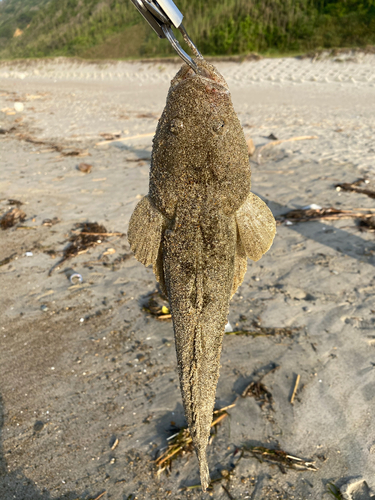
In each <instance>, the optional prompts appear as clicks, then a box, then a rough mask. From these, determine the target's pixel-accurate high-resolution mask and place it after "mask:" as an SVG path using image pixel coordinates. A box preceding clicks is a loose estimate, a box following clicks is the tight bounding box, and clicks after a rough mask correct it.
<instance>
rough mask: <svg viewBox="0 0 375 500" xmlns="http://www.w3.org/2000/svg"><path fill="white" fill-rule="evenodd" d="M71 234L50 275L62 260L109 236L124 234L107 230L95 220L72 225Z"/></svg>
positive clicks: (94, 245)
mask: <svg viewBox="0 0 375 500" xmlns="http://www.w3.org/2000/svg"><path fill="white" fill-rule="evenodd" d="M71 232H72V235H71V236H70V237H69V240H68V241H69V244H68V246H67V247H66V248H65V249H64V251H63V257H62V259H60V260H59V262H57V263H56V264H55V265H54V266H53V267H52V269H50V271H49V273H48V275H49V276H51V274H52V272H53V270H54V269H55V268H56V267H58V266H60V265H61V264H62V263H63V262H65V261H66V260H68V259H71V258H73V257H76V256H77V255H81V254H83V253H86V252H87V251H88V250H89V249H90V248H93V247H96V246H97V245H100V244H101V243H103V242H104V241H106V240H107V237H109V236H124V234H123V233H120V232H113V233H111V232H108V231H107V229H106V228H105V227H104V226H103V225H101V224H98V223H97V222H83V223H78V224H75V225H74V226H73V229H72V230H71Z"/></svg>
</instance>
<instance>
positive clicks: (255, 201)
mask: <svg viewBox="0 0 375 500" xmlns="http://www.w3.org/2000/svg"><path fill="white" fill-rule="evenodd" d="M195 61H196V64H197V65H198V68H199V73H198V74H196V73H194V72H193V71H192V70H191V69H190V68H189V67H188V66H187V65H183V67H182V68H181V70H180V71H179V72H178V73H177V75H176V76H175V78H174V79H173V80H172V82H171V88H170V90H169V93H168V97H167V103H166V107H165V109H164V111H163V114H162V116H161V118H160V120H159V123H158V126H157V130H156V133H155V137H154V140H153V152H152V160H151V171H150V186H149V193H148V195H147V196H146V197H144V198H143V199H142V200H141V201H140V202H139V204H138V205H137V206H136V208H135V210H134V213H133V215H132V217H131V220H130V223H129V230H128V239H129V242H130V245H131V248H132V250H133V252H134V254H135V256H136V258H137V259H138V260H139V261H140V262H142V263H143V264H145V265H152V266H153V269H154V272H155V276H156V278H157V280H158V281H159V283H160V286H161V288H162V289H163V291H164V292H165V293H166V295H167V296H168V299H169V302H170V309H171V313H172V319H173V328H174V335H175V344H176V353H177V362H178V371H179V378H180V388H181V394H182V399H183V404H184V410H185V415H186V419H187V422H188V426H189V429H190V433H191V436H192V439H193V444H194V447H195V450H196V453H197V456H198V461H199V469H200V476H201V484H202V488H203V490H206V488H207V487H208V485H209V482H210V477H209V471H208V465H207V458H206V448H207V444H208V439H209V435H210V427H211V423H212V415H213V409H214V404H215V393H216V386H217V381H218V378H219V368H220V354H221V346H222V341H223V335H224V329H225V324H226V322H227V315H228V310H229V301H230V298H231V296H232V295H233V293H234V292H235V291H236V289H237V288H238V286H239V285H240V284H241V283H242V280H243V277H244V275H245V272H246V259H247V257H249V258H251V259H253V260H258V259H259V258H260V257H261V256H262V255H263V254H264V253H265V252H266V251H267V250H268V249H269V247H270V246H271V244H272V241H273V237H274V234H275V221H274V218H273V216H272V213H271V212H270V210H269V209H268V207H267V205H266V204H265V203H264V202H263V201H262V200H260V199H259V198H258V197H256V196H255V195H254V194H252V193H251V192H250V166H249V160H248V153H247V145H246V141H245V137H244V134H243V130H242V127H241V125H240V122H239V120H238V118H237V115H236V113H235V111H234V108H233V105H232V102H231V98H230V94H229V90H228V86H227V84H226V82H225V80H224V79H223V77H222V76H221V75H220V74H219V73H218V71H217V70H216V68H214V66H212V65H211V64H209V63H208V62H206V61H204V60H202V59H196V60H195Z"/></svg>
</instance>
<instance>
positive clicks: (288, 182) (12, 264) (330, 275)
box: [0, 53, 375, 500]
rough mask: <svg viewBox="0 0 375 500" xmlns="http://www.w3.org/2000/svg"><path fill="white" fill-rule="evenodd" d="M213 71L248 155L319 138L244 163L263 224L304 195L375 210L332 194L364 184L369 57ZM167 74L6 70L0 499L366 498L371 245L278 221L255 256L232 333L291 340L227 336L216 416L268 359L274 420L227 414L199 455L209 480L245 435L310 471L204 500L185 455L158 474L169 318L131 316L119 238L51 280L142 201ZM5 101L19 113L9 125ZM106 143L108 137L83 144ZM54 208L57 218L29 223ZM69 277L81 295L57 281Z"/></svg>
mask: <svg viewBox="0 0 375 500" xmlns="http://www.w3.org/2000/svg"><path fill="white" fill-rule="evenodd" d="M338 59H339V60H338ZM217 66H218V68H219V70H220V71H221V72H222V73H223V75H224V76H225V78H226V79H227V81H228V83H229V85H230V88H231V91H232V96H233V101H234V105H235V108H236V110H237V112H238V115H239V118H240V120H241V123H242V125H243V127H244V130H245V135H246V136H247V137H250V136H251V137H252V138H253V140H254V142H255V145H256V146H258V147H260V146H262V145H264V144H267V143H268V142H269V140H268V139H266V138H265V137H267V136H268V135H269V134H270V133H273V134H274V135H275V136H276V137H277V138H279V139H288V138H291V137H294V136H306V135H313V136H318V138H317V139H314V140H306V141H298V142H297V141H296V142H289V143H288V142H286V143H284V144H281V145H279V146H276V147H272V148H270V149H269V150H266V153H265V154H263V155H262V156H261V157H260V158H257V159H258V161H253V160H252V161H251V167H252V183H253V191H254V192H255V193H256V194H258V195H259V196H261V197H262V198H263V199H264V200H265V201H266V202H267V203H268V204H269V206H270V208H271V209H272V210H273V212H274V214H275V215H278V214H281V213H284V212H287V211H288V210H290V209H292V208H300V207H304V206H306V205H310V204H313V203H315V204H318V205H321V206H335V207H337V208H373V206H374V201H373V200H372V199H371V198H369V197H367V196H365V195H363V194H358V193H347V192H342V191H337V190H336V189H335V188H334V185H335V184H336V183H339V182H352V181H355V180H356V179H358V178H359V177H362V176H364V175H366V176H367V177H368V179H369V181H370V182H369V184H368V185H367V187H370V188H371V187H372V189H374V184H375V183H374V179H375V142H374V130H375V70H374V68H375V56H374V55H366V54H358V53H355V54H348V55H342V56H340V58H336V60H335V59H332V58H324V57H323V58H322V59H321V60H311V59H303V60H297V59H263V60H260V61H257V62H251V61H248V62H243V63H236V62H219V63H218V64H217ZM178 67H179V65H178V64H167V63H160V62H158V63H146V62H144V63H140V62H134V63H125V62H118V63H116V62H113V63H102V64H92V63H84V62H79V61H69V60H64V59H56V60H50V61H38V62H34V63H30V62H18V63H4V62H3V63H1V64H0V79H1V80H0V109H1V110H2V112H0V127H1V128H2V129H3V132H4V131H8V133H5V134H4V133H3V134H1V135H0V141H1V142H0V211H1V212H0V215H2V214H3V213H5V212H6V211H7V210H9V209H10V208H12V207H11V206H9V205H8V200H9V199H16V200H20V201H22V203H23V205H22V206H21V207H20V208H21V209H22V210H23V211H24V212H25V213H26V215H27V219H26V220H25V221H24V222H23V223H21V224H19V225H21V226H27V227H28V228H29V229H25V228H17V227H14V228H11V229H7V230H5V231H0V263H1V264H2V265H1V267H0V284H1V288H0V290H1V301H0V314H1V317H0V318H1V319H0V321H1V324H0V380H1V385H0V499H1V500H11V499H17V500H48V499H52V498H53V499H55V498H58V499H63V498H64V499H69V500H74V499H76V498H80V499H95V498H98V497H99V496H100V495H101V494H102V493H103V492H105V493H104V495H103V496H102V497H101V498H103V499H107V498H108V499H115V500H117V499H118V500H135V499H136V498H137V499H139V500H141V499H147V500H149V499H151V498H153V499H165V498H172V499H176V500H177V499H180V500H183V499H185V498H186V499H198V498H199V499H200V498H204V499H208V498H210V497H212V498H215V499H226V498H229V496H228V494H227V493H226V492H225V491H224V489H223V488H222V485H224V486H225V487H226V488H227V490H228V491H229V493H230V495H232V498H235V499H236V500H239V499H245V498H248V499H252V500H263V499H271V500H272V499H317V500H318V499H319V500H320V499H322V498H327V499H328V498H333V497H332V496H331V497H330V495H329V494H328V493H327V485H328V483H329V482H333V483H335V484H336V485H337V487H338V488H341V490H342V492H343V494H344V495H347V496H346V497H345V496H344V498H347V499H351V500H370V499H371V498H375V497H374V495H375V479H374V478H375V424H374V414H375V381H374V376H375V350H374V349H375V301H374V290H375V289H374V285H375V278H374V266H375V244H374V242H375V240H374V234H373V233H365V232H359V230H358V227H357V226H356V225H355V223H354V221H353V220H342V221H334V222H307V223H298V224H293V225H280V226H279V227H278V233H277V236H276V238H275V242H274V245H273V247H272V248H271V250H270V251H269V252H268V253H267V255H266V256H265V257H263V258H262V260H261V261H259V262H258V263H250V261H249V265H248V272H247V274H246V277H245V281H244V283H243V285H242V286H241V287H240V289H239V292H238V293H237V294H236V295H235V297H234V298H233V301H232V304H231V308H230V314H229V319H230V321H231V323H232V325H238V326H237V328H241V329H242V328H248V329H249V328H250V329H251V328H252V323H253V321H255V320H256V321H260V322H261V324H262V325H263V326H265V327H287V328H296V330H295V331H294V333H293V334H292V335H291V336H280V335H276V336H273V337H256V338H253V337H244V336H226V337H225V339H224V348H223V354H222V368H221V376H220V380H219V385H218V391H217V407H218V408H221V407H223V406H226V405H230V404H231V403H233V401H234V400H235V399H236V398H237V396H238V395H239V394H241V393H242V391H243V390H244V388H245V387H246V386H247V385H248V384H249V383H250V382H251V381H256V380H258V379H259V378H260V376H261V375H262V374H263V373H265V372H267V371H268V370H270V368H272V367H273V366H274V365H279V368H278V369H277V370H276V371H274V372H273V373H271V374H269V375H267V376H266V377H265V378H264V379H263V383H264V384H265V385H266V386H267V388H268V389H269V391H270V392H271V393H272V396H273V400H274V403H273V409H270V408H268V407H267V405H265V406H263V408H262V407H261V405H260V403H259V401H256V400H255V399H254V398H252V397H246V398H238V399H237V401H236V406H235V407H233V408H232V409H230V410H228V412H229V413H230V417H229V418H226V419H225V420H224V421H223V423H222V425H221V426H220V427H219V428H218V432H217V436H216V437H215V438H214V439H213V442H212V444H211V445H210V446H209V450H208V459H209V465H210V470H211V475H212V478H213V479H215V478H217V477H219V476H220V471H222V470H230V469H231V467H232V466H233V464H234V463H235V461H236V458H237V457H238V455H239V454H238V453H237V455H236V456H235V457H233V454H234V451H235V450H236V449H237V448H241V447H242V446H244V445H246V446H251V445H259V446H265V447H271V448H272V447H276V446H277V445H279V446H280V448H281V449H283V450H285V451H287V452H288V453H290V454H291V455H294V456H297V457H301V458H303V459H311V460H312V461H314V462H315V466H316V467H317V468H318V470H317V471H315V472H312V471H311V472H297V471H293V470H287V471H286V472H287V473H286V474H284V473H283V472H282V471H281V470H280V468H279V467H278V466H277V465H272V464H268V463H265V462H263V463H260V462H258V461H257V460H256V459H255V458H250V457H249V456H247V457H244V458H243V459H242V460H241V461H240V462H239V463H238V465H237V466H236V467H235V468H234V470H233V474H232V477H231V479H230V481H229V482H227V481H222V482H217V483H215V484H214V487H213V490H212V491H211V492H208V493H206V494H202V493H201V491H200V490H199V489H191V490H187V491H184V490H183V489H182V488H184V487H188V486H192V485H194V484H197V483H198V480H199V478H198V467H197V461H196V458H195V456H194V455H193V454H189V453H187V454H185V455H184V456H182V457H180V458H178V459H177V460H176V461H174V462H173V468H172V472H171V474H170V475H166V474H165V473H162V474H160V475H159V476H157V475H156V474H155V465H154V462H153V460H154V459H155V456H156V453H157V451H158V450H160V449H162V448H163V447H165V446H166V444H167V438H168V437H169V436H170V435H171V433H172V431H171V422H172V421H173V422H174V423H175V425H176V426H181V425H184V416H183V409H182V405H181V396H180V392H179V387H178V376H177V370H176V357H175V352H174V342H173V332H172V325H171V323H170V321H158V320H157V319H155V318H154V317H152V316H151V315H150V314H147V313H145V312H144V311H143V310H142V305H143V304H144V302H145V301H146V300H147V296H148V294H149V293H151V292H152V291H154V290H155V280H154V277H153V274H152V271H151V270H150V269H145V268H144V267H143V266H142V265H141V264H139V263H138V262H137V261H136V260H135V259H134V257H133V256H132V255H131V252H130V249H129V245H128V243H127V239H126V237H121V236H111V237H108V239H107V241H105V242H103V243H101V244H99V245H98V246H97V247H95V248H94V249H91V250H89V252H87V253H85V254H82V255H80V256H78V257H75V258H74V259H72V260H70V261H67V262H65V263H64V264H62V266H61V267H60V268H58V269H55V270H54V272H53V273H52V275H51V276H49V275H48V272H49V270H50V269H51V268H52V266H54V265H55V264H56V262H57V261H58V260H59V258H60V257H61V254H62V253H61V252H62V250H63V248H65V247H66V244H67V243H66V242H67V238H68V236H69V234H70V230H71V229H72V228H73V226H74V224H76V223H79V222H85V221H91V222H94V221H97V222H98V223H100V224H104V225H105V227H106V228H107V230H108V231H109V232H123V233H126V230H127V225H128V222H129V217H130V215H131V213H132V210H133V208H134V206H135V205H136V203H137V201H138V199H139V198H140V197H141V196H143V195H145V194H146V193H147V189H148V171H149V160H150V153H151V144H152V143H151V140H152V134H153V132H154V130H155V127H156V124H157V119H158V117H159V116H160V114H161V111H162V109H163V107H164V103H165V98H166V94H167V90H168V87H169V81H170V79H171V77H172V76H173V75H174V74H175V72H176V71H177V69H178ZM15 102H21V103H22V104H23V108H24V109H23V111H21V112H16V113H15V114H14V105H15ZM21 107H22V106H21ZM18 108H19V106H18ZM100 133H107V134H110V135H111V134H112V135H113V134H114V133H117V134H119V135H120V139H121V140H119V141H117V142H116V141H115V142H110V143H108V144H102V145H97V143H99V142H102V141H104V140H105V137H103V136H100ZM110 135H109V136H108V137H110ZM134 136H138V137H136V138H133V139H132V137H134ZM30 141H33V142H30ZM69 153H70V155H69ZM78 153H79V154H80V156H73V155H74V154H75V155H77V154H78ZM67 154H68V155H67ZM80 162H85V163H89V164H91V165H92V171H91V173H90V174H84V173H82V172H80V171H78V170H77V168H76V167H77V165H78V164H79V163H80ZM54 217H58V218H59V219H60V222H59V223H57V224H56V225H53V226H45V225H42V222H43V220H45V219H47V218H49V219H52V218H54ZM30 228H31V229H30ZM108 249H114V251H115V252H114V251H113V250H110V251H109V252H108V253H107V254H105V253H106V251H107V250H108ZM26 252H31V254H32V255H30V254H26ZM48 252H49V253H48ZM27 255H29V256H27ZM53 256H55V258H52V257H53ZM8 257H10V260H9V261H8V262H7V263H4V261H3V260H4V259H6V258H8ZM67 268H74V270H76V271H77V272H78V273H80V274H81V275H82V277H83V283H82V284H81V285H71V284H70V282H69V281H68V279H67V277H66V274H65V273H64V272H62V271H64V270H66V269H67ZM298 374H299V375H300V383H299V390H298V391H297V395H296V398H295V401H294V404H293V405H292V404H291V403H290V398H291V394H292V391H293V387H294V384H295V380H296V377H297V375H298ZM116 439H118V444H117V446H116V447H115V448H114V449H111V447H113V444H114V443H115V442H116ZM224 474H225V473H224Z"/></svg>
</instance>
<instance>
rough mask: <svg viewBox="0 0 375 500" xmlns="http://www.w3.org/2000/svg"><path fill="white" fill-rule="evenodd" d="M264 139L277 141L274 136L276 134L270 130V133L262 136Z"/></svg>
mask: <svg viewBox="0 0 375 500" xmlns="http://www.w3.org/2000/svg"><path fill="white" fill-rule="evenodd" d="M263 137H264V138H265V139H269V140H270V141H278V138H277V137H276V135H275V134H274V133H273V132H271V133H270V135H268V136H263Z"/></svg>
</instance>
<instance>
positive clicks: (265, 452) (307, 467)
mask: <svg viewBox="0 0 375 500" xmlns="http://www.w3.org/2000/svg"><path fill="white" fill-rule="evenodd" d="M242 449H243V451H244V456H245V452H249V453H250V454H251V455H252V456H253V457H254V458H256V459H257V460H258V461H259V462H261V463H263V462H268V463H274V464H277V465H278V466H279V468H280V471H281V472H282V473H283V474H286V469H293V470H298V471H317V470H318V469H317V467H315V465H314V464H315V462H314V461H312V460H303V459H302V458H299V457H295V456H293V455H290V454H289V453H286V452H285V451H283V450H280V449H276V450H275V449H271V448H265V447H264V446H244V447H243V448H242Z"/></svg>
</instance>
